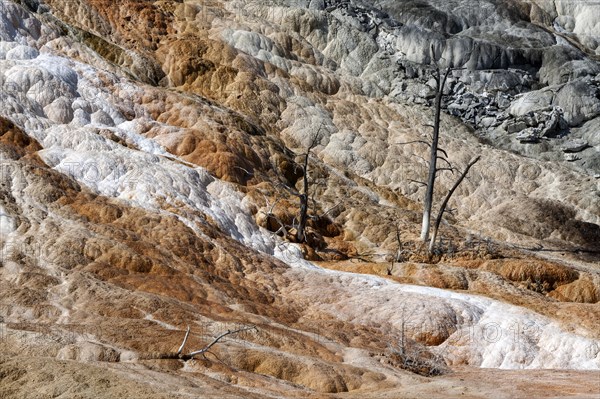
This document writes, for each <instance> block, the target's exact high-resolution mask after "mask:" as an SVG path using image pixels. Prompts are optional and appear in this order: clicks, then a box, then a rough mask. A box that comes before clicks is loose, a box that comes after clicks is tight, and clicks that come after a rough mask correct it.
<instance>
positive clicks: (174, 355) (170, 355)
mask: <svg viewBox="0 0 600 399" xmlns="http://www.w3.org/2000/svg"><path fill="white" fill-rule="evenodd" d="M250 330H255V331H258V330H257V328H256V326H249V327H242V328H238V329H236V330H227V331H225V332H223V333H221V334H219V335H218V336H217V337H216V338H215V339H213V340H212V342H211V343H210V344H208V345H206V346H205V347H204V348H202V349H199V350H195V351H192V352H189V353H183V348H185V344H186V343H187V340H188V338H189V336H190V327H189V326H188V328H187V331H186V332H185V336H184V337H183V342H182V343H181V345H180V346H179V349H178V350H177V352H160V353H149V354H146V355H144V356H140V359H144V360H156V359H178V360H184V361H186V360H191V359H193V358H194V356H198V355H204V354H205V353H208V352H209V350H210V348H212V347H213V346H215V345H216V344H217V343H219V341H221V340H222V339H223V338H225V337H226V336H228V335H232V334H238V333H241V332H244V331H250Z"/></svg>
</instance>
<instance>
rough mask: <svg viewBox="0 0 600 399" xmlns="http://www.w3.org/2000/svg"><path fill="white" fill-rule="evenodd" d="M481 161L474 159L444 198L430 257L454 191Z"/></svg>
mask: <svg viewBox="0 0 600 399" xmlns="http://www.w3.org/2000/svg"><path fill="white" fill-rule="evenodd" d="M480 159H481V156H477V157H476V158H475V159H473V160H472V161H471V162H469V163H468V164H467V167H466V168H465V170H464V171H463V172H462V174H461V175H460V176H459V178H458V179H457V180H456V182H455V183H454V186H452V188H451V189H450V190H449V191H448V194H446V198H444V202H442V205H441V206H440V211H439V212H438V215H437V218H436V220H435V225H434V226H433V233H432V235H431V241H430V242H429V255H430V256H431V254H432V253H433V246H434V245H435V240H436V238H437V233H438V229H439V227H440V223H441V222H442V217H443V216H444V211H445V210H446V206H447V205H448V201H450V197H452V194H454V191H456V189H457V188H458V186H459V185H460V183H462V181H463V179H464V178H465V176H467V173H469V170H470V169H471V167H473V165H475V164H476V163H477V162H479V160H480Z"/></svg>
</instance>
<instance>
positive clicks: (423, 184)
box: [408, 179, 427, 186]
mask: <svg viewBox="0 0 600 399" xmlns="http://www.w3.org/2000/svg"><path fill="white" fill-rule="evenodd" d="M408 181H409V182H411V183H417V184H418V185H419V186H427V183H425V182H424V181H420V180H413V179H408Z"/></svg>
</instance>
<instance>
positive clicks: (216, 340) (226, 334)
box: [184, 326, 256, 360]
mask: <svg viewBox="0 0 600 399" xmlns="http://www.w3.org/2000/svg"><path fill="white" fill-rule="evenodd" d="M250 330H256V327H255V326H250V327H242V328H238V329H237V330H227V331H225V332H224V333H221V334H219V336H217V337H216V338H215V339H214V340H213V341H212V342H211V343H210V344H208V345H206V346H205V347H204V348H202V349H200V350H197V351H193V352H190V353H188V354H187V355H184V357H185V358H188V357H189V359H191V358H193V357H194V356H197V355H201V354H203V353H206V352H208V350H209V349H210V348H212V347H213V346H214V345H216V344H217V343H218V342H219V341H220V340H222V339H223V338H225V337H226V336H228V335H231V334H238V333H241V332H243V331H250ZM185 358H184V360H188V359H185Z"/></svg>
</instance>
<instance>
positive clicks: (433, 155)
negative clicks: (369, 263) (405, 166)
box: [399, 50, 480, 256]
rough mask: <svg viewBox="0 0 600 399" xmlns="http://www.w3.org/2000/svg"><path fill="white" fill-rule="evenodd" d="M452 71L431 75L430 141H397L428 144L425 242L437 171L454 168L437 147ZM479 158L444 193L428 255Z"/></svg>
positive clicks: (429, 226)
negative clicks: (433, 91) (454, 196)
mask: <svg viewBox="0 0 600 399" xmlns="http://www.w3.org/2000/svg"><path fill="white" fill-rule="evenodd" d="M432 51H433V50H432ZM452 71H453V68H450V67H448V68H446V71H445V73H444V75H443V76H442V74H441V72H440V69H439V68H436V69H435V72H434V76H433V77H434V79H435V81H436V95H435V100H434V106H435V115H434V122H433V126H432V127H433V135H432V138H431V142H427V141H424V140H416V141H411V142H409V143H399V144H410V143H422V144H426V145H428V146H429V149H430V155H429V162H428V163H429V170H428V176H427V182H426V183H424V184H423V185H424V186H425V187H426V190H425V200H424V203H423V218H422V222H421V237H420V238H421V241H422V242H423V243H427V241H428V240H429V231H430V229H431V217H432V208H433V194H434V189H435V181H436V178H437V173H438V172H440V171H444V170H445V171H450V172H452V173H454V170H455V168H454V167H452V165H451V164H450V161H449V160H448V154H447V153H446V151H444V150H443V149H442V148H440V147H439V138H440V120H441V112H442V99H443V97H444V89H445V86H446V82H447V80H448V76H449V75H450V73H451V72H452ZM440 154H442V155H443V156H441V155H440ZM479 159H480V157H479V156H478V157H476V158H475V159H473V160H472V161H471V162H469V163H468V165H467V167H466V168H465V170H464V171H463V173H461V175H460V176H459V178H458V179H457V180H456V182H455V183H454V185H453V187H452V188H451V189H450V190H449V191H448V193H447V194H446V197H445V198H444V201H443V202H442V205H441V206H440V209H439V211H438V214H437V217H436V219H435V225H434V229H433V234H432V236H431V240H430V242H429V246H428V254H429V256H431V254H432V253H433V249H434V246H435V241H436V239H437V234H438V230H439V226H440V224H441V221H442V218H443V216H444V212H445V211H446V206H447V205H448V201H450V198H451V197H452V194H454V192H455V191H456V189H457V188H458V186H459V185H460V184H461V183H462V181H463V180H464V179H465V177H466V176H467V174H468V173H469V170H470V169H471V167H472V166H473V165H475V163H477V162H478V161H479ZM438 160H442V161H444V162H445V163H446V164H447V166H446V167H442V168H438V165H437V161H438Z"/></svg>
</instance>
